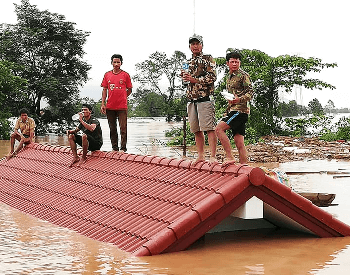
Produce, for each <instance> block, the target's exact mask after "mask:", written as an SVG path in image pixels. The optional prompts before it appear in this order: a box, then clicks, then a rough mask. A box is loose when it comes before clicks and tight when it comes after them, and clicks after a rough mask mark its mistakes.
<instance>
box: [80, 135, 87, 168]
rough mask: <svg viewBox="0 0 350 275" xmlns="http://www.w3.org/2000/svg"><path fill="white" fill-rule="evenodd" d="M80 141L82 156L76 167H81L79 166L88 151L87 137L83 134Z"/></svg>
mask: <svg viewBox="0 0 350 275" xmlns="http://www.w3.org/2000/svg"><path fill="white" fill-rule="evenodd" d="M81 139H82V146H83V155H82V157H81V159H80V161H79V164H78V165H81V164H83V163H85V161H86V156H87V151H88V148H89V141H88V139H87V135H85V134H83V135H82V137H81Z"/></svg>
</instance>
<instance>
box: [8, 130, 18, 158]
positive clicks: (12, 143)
mask: <svg viewBox="0 0 350 275" xmlns="http://www.w3.org/2000/svg"><path fill="white" fill-rule="evenodd" d="M16 140H18V141H20V140H21V138H20V135H18V134H16V133H12V135H11V137H10V152H9V153H8V154H7V155H6V159H7V160H9V159H10V158H12V157H13V156H14V150H15V149H14V148H15V142H16Z"/></svg>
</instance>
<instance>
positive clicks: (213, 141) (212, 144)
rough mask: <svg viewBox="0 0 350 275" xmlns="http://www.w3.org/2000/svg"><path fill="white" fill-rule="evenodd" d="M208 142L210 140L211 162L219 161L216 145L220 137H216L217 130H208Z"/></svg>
mask: <svg viewBox="0 0 350 275" xmlns="http://www.w3.org/2000/svg"><path fill="white" fill-rule="evenodd" d="M207 133H208V142H209V148H210V160H209V162H210V163H211V164H216V163H218V160H217V159H216V145H217V142H218V139H217V137H216V133H215V131H208V132H207Z"/></svg>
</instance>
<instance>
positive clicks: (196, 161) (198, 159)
mask: <svg viewBox="0 0 350 275" xmlns="http://www.w3.org/2000/svg"><path fill="white" fill-rule="evenodd" d="M200 162H205V159H204V158H197V159H196V160H194V161H192V162H191V167H195V166H196V165H197V164H198V163H200Z"/></svg>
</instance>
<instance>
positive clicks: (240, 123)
mask: <svg viewBox="0 0 350 275" xmlns="http://www.w3.org/2000/svg"><path fill="white" fill-rule="evenodd" d="M221 121H224V122H225V123H226V124H227V125H229V126H230V128H231V131H232V134H233V136H235V135H236V134H240V135H242V136H244V135H245V124H246V123H247V121H248V114H245V113H240V112H238V111H231V112H230V113H229V114H228V115H227V116H225V117H223V118H222V119H221Z"/></svg>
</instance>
